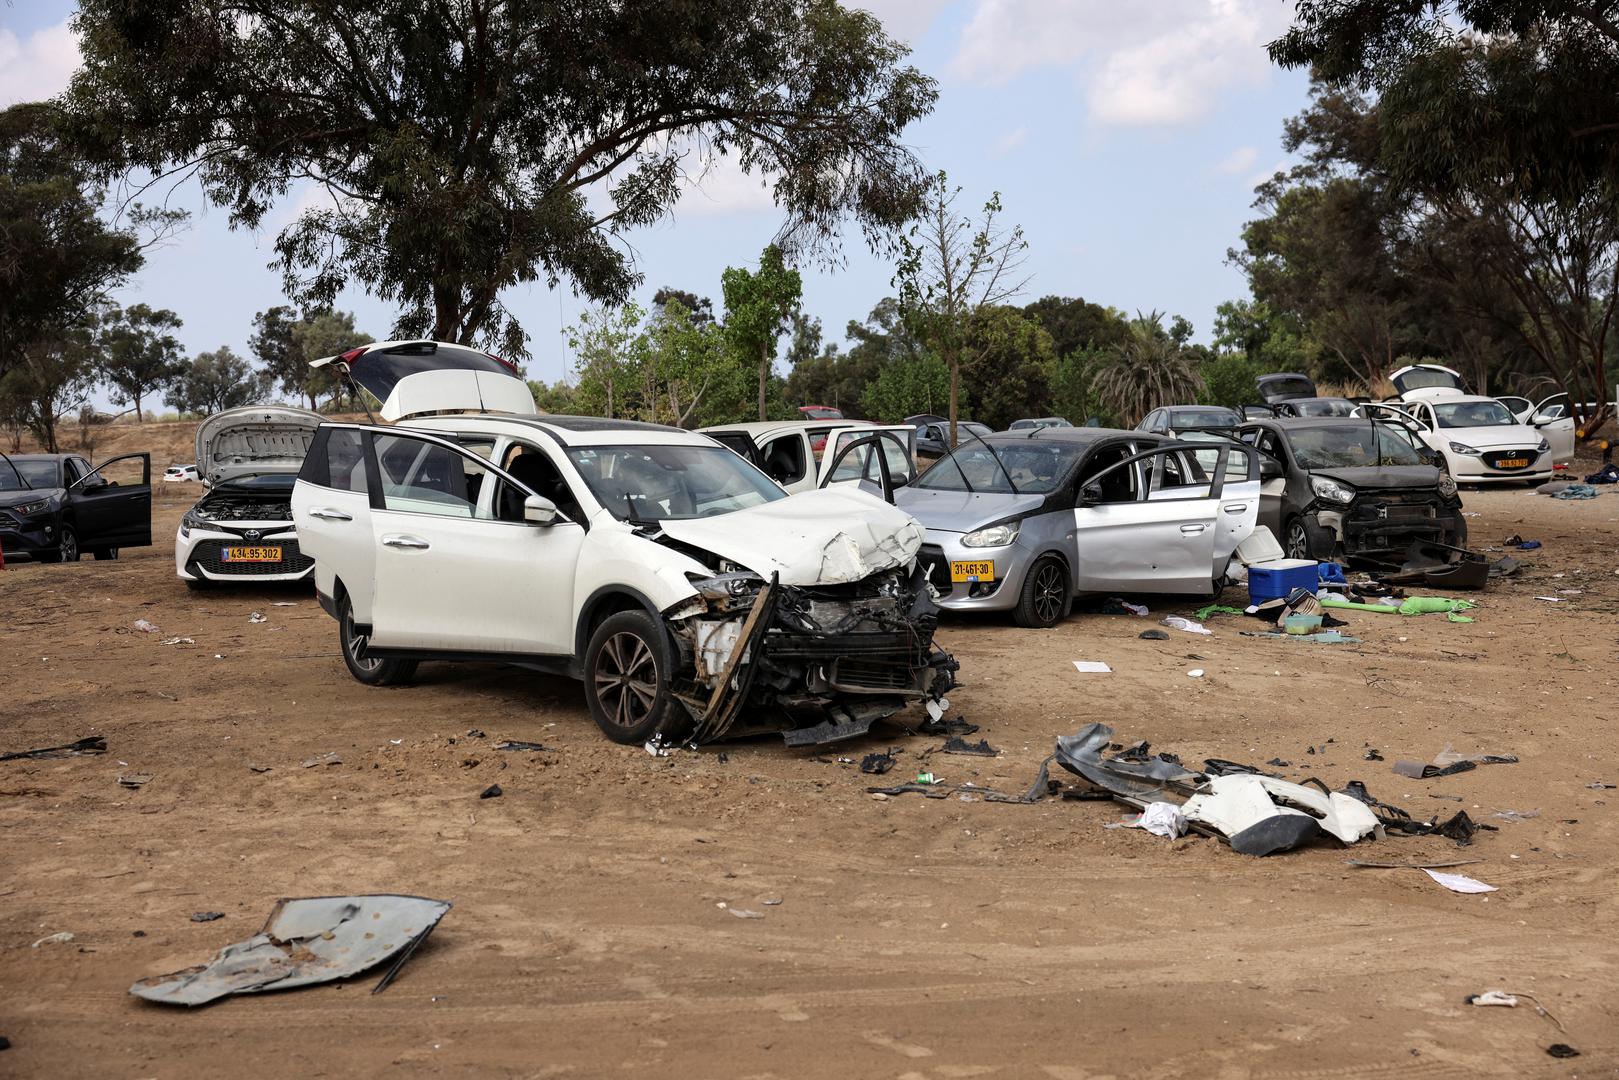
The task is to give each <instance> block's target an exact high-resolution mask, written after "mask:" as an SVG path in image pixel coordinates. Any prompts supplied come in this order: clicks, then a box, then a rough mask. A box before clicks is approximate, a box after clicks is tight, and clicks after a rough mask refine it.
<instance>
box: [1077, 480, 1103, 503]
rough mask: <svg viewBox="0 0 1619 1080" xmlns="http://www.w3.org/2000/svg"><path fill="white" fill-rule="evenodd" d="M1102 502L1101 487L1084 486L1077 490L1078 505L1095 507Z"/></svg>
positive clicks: (1096, 485)
mask: <svg viewBox="0 0 1619 1080" xmlns="http://www.w3.org/2000/svg"><path fill="white" fill-rule="evenodd" d="M1101 501H1102V485H1101V484H1086V485H1085V486H1084V487H1082V488H1080V489H1079V505H1081V506H1095V505H1096V504H1098V503H1100V502H1101Z"/></svg>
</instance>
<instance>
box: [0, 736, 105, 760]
mask: <svg viewBox="0 0 1619 1080" xmlns="http://www.w3.org/2000/svg"><path fill="white" fill-rule="evenodd" d="M106 752H107V739H106V737H105V736H102V735H90V736H88V737H86V738H83V739H80V740H79V741H78V742H70V743H65V744H63V745H61V746H42V747H40V748H39V749H37V750H17V751H13V752H12V753H9V754H0V761H20V760H22V759H23V758H57V757H76V756H78V755H81V754H105V753H106Z"/></svg>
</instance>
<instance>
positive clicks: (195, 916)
mask: <svg viewBox="0 0 1619 1080" xmlns="http://www.w3.org/2000/svg"><path fill="white" fill-rule="evenodd" d="M224 917H225V913H224V912H223V911H193V912H192V913H191V921H192V922H213V921H214V920H215V919H223V918H224Z"/></svg>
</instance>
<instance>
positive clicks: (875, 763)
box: [860, 750, 894, 776]
mask: <svg viewBox="0 0 1619 1080" xmlns="http://www.w3.org/2000/svg"><path fill="white" fill-rule="evenodd" d="M893 767H894V751H892V750H889V751H887V752H886V753H880V754H867V755H866V756H865V757H863V758H861V759H860V771H861V772H863V773H866V774H867V775H869V776H881V775H882V774H883V773H885V772H887V771H888V770H889V769H892V768H893Z"/></svg>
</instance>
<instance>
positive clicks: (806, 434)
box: [701, 420, 917, 492]
mask: <svg viewBox="0 0 1619 1080" xmlns="http://www.w3.org/2000/svg"><path fill="white" fill-rule="evenodd" d="M701 430H702V432H703V434H704V435H707V436H708V437H709V438H711V439H714V440H715V441H716V442H719V443H721V444H723V445H725V446H728V447H730V448H731V449H732V450H735V451H736V452H737V453H738V454H741V455H742V456H743V457H745V458H747V459H748V460H749V461H750V462H752V463H753V464H754V465H757V466H758V467H759V468H760V469H762V470H764V473H765V475H766V476H768V477H770V479H772V480H774V481H775V482H776V483H778V484H780V485H781V486H782V488H783V489H785V490H786V491H789V492H796V491H814V490H815V489H816V488H819V487H825V486H827V485H828V484H843V483H860V484H864V485H865V486H866V488H867V490H868V491H878V490H880V488H881V481H882V478H881V476H880V475H879V474H880V467H879V465H878V463H877V460H876V454H875V453H874V447H875V446H876V445H879V444H872V445H869V446H865V447H861V448H859V449H857V450H856V452H854V453H852V454H841V455H840V454H839V451H840V450H842V448H844V447H846V446H848V445H849V444H850V443H852V442H853V441H854V440H856V439H860V438H864V437H866V436H871V435H877V434H878V433H879V432H880V433H882V437H881V442H880V445H881V446H882V448H883V452H884V456H885V457H886V459H887V464H888V471H889V476H890V478H891V484H892V485H894V486H900V485H904V484H908V483H910V482H911V481H912V480H913V479H915V478H916V472H917V469H916V461H915V451H916V429H915V428H914V427H909V426H906V425H892V426H886V427H885V426H883V425H879V424H868V423H866V422H865V421H864V420H845V421H841V422H840V421H832V422H827V421H819V420H767V421H764V422H763V423H747V424H719V425H716V426H714V427H706V428H702V429H701ZM829 444H830V445H831V447H832V452H831V453H830V454H828V453H827V452H826V447H827V446H828V445H829ZM834 461H836V462H838V466H837V472H836V474H835V475H834V473H833V472H832V463H833V462H834Z"/></svg>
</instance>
